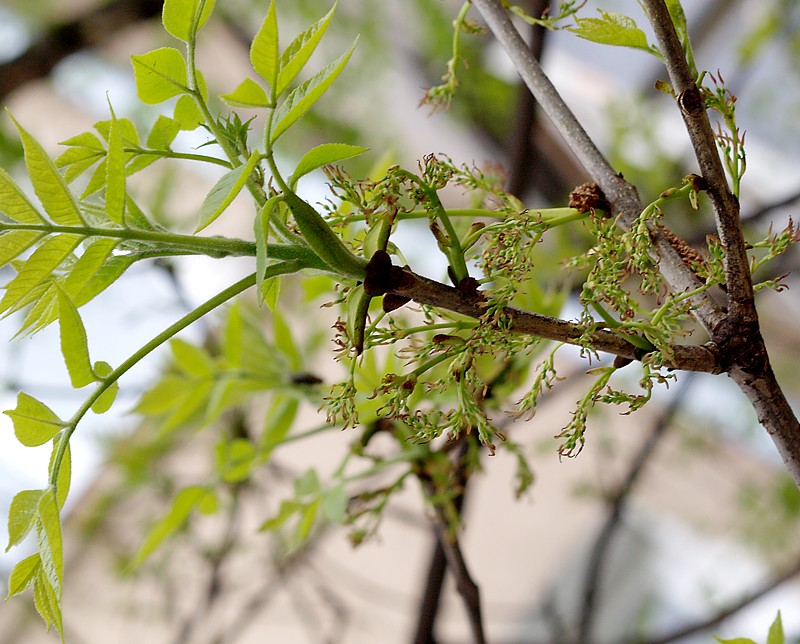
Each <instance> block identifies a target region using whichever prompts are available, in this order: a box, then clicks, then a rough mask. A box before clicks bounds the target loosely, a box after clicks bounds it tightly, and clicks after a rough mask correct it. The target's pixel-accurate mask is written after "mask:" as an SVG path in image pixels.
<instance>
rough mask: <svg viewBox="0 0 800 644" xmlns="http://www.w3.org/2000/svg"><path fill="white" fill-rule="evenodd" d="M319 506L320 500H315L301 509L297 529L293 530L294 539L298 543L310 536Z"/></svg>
mask: <svg viewBox="0 0 800 644" xmlns="http://www.w3.org/2000/svg"><path fill="white" fill-rule="evenodd" d="M319 506H320V499H319V498H316V499H314V500H313V501H312V502H311V503H309V504H308V505H307V506H306V507H305V508H303V510H302V512H301V513H300V521H298V523H297V529H296V530H295V537H296V538H297V540H298V541H301V542H302V541H305V540H306V539H308V535H309V534H311V528H313V527H314V521H315V520H316V518H317V512H318V510H319Z"/></svg>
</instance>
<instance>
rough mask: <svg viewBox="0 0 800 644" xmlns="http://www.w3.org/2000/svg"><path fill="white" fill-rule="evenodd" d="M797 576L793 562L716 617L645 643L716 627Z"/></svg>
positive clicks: (798, 566) (797, 564) (799, 564)
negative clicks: (790, 565)
mask: <svg viewBox="0 0 800 644" xmlns="http://www.w3.org/2000/svg"><path fill="white" fill-rule="evenodd" d="M798 574H800V560H798V561H797V562H795V564H794V565H793V566H792V567H791V568H789V569H788V570H786V571H785V572H783V573H782V574H780V575H778V576H777V577H775V578H773V579H769V580H767V581H766V582H765V583H764V585H763V586H761V587H760V588H757V589H756V590H754V591H753V592H751V593H749V594H748V595H745V596H744V597H742V598H741V599H740V600H739V601H736V602H733V603H732V604H730V605H729V606H726V607H725V608H723V609H722V610H720V611H719V612H718V613H717V614H716V615H713V616H711V617H709V618H708V619H705V620H702V621H700V622H697V623H696V624H690V625H688V626H684V627H683V628H680V629H678V630H675V631H672V632H671V633H667V634H665V635H661V636H659V637H654V638H649V637H648V638H647V639H646V641H647V642H649V643H650V644H667V642H674V641H676V640H680V639H683V638H684V637H688V636H689V635H694V634H696V633H701V632H703V631H705V630H707V629H709V628H713V627H714V626H718V625H719V624H721V623H722V622H724V621H725V620H726V619H728V618H729V617H731V616H732V615H735V614H736V613H738V612H739V611H740V610H742V609H743V608H746V607H747V606H749V605H750V604H752V603H753V602H755V601H757V600H759V599H761V598H762V597H763V596H764V595H766V594H767V593H769V592H771V591H773V590H774V589H775V588H777V587H778V586H780V585H781V584H783V583H785V582H787V581H789V580H790V579H792V578H793V577H795V576H797V575H798ZM637 641H641V640H637ZM786 641H787V642H788V641H792V640H788V639H787V640H786Z"/></svg>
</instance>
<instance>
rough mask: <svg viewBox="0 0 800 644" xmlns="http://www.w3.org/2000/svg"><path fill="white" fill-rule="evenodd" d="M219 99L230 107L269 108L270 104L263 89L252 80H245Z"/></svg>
mask: <svg viewBox="0 0 800 644" xmlns="http://www.w3.org/2000/svg"><path fill="white" fill-rule="evenodd" d="M220 98H221V99H222V100H223V101H225V102H226V103H227V104H228V105H230V106H231V107H270V106H271V105H272V104H271V102H270V100H269V96H267V92H266V91H264V88H263V87H261V85H259V84H258V83H256V82H255V81H254V80H253V79H252V78H245V79H244V80H243V81H242V82H241V83H239V86H238V87H237V88H236V89H235V90H233V91H232V92H231V93H230V94H220Z"/></svg>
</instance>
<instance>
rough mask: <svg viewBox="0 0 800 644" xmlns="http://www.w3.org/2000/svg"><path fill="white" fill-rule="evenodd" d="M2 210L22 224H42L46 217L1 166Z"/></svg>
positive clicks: (0, 195)
mask: <svg viewBox="0 0 800 644" xmlns="http://www.w3.org/2000/svg"><path fill="white" fill-rule="evenodd" d="M0 212H2V213H3V214H4V215H5V216H6V217H8V218H9V219H13V220H14V221H18V222H19V223H21V224H40V223H42V222H43V221H44V217H42V215H40V214H39V211H38V210H37V209H36V207H35V206H34V205H33V204H32V203H31V202H30V201H28V197H27V196H25V193H24V192H22V189H21V188H20V187H19V186H18V185H17V184H16V182H15V181H14V180H13V179H12V178H11V176H10V175H9V174H8V172H6V171H5V170H3V169H2V168H0Z"/></svg>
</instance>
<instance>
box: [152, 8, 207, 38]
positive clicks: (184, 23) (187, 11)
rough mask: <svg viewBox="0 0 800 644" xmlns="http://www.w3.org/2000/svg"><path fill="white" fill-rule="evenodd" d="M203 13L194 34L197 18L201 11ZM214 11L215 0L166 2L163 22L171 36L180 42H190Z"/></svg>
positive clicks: (162, 17)
mask: <svg viewBox="0 0 800 644" xmlns="http://www.w3.org/2000/svg"><path fill="white" fill-rule="evenodd" d="M201 4H202V13H201V14H200V17H199V19H198V21H197V27H196V31H195V32H194V33H192V26H193V25H194V20H195V16H196V15H197V12H198V11H199V10H200V6H201ZM213 10H214V0H164V10H163V11H162V13H161V22H162V24H163V25H164V29H166V30H167V31H168V32H169V33H170V34H172V35H173V36H175V37H176V38H177V39H178V40H182V41H183V42H189V41H190V40H194V37H195V35H196V34H197V32H198V31H200V29H201V28H202V27H203V25H204V24H205V23H206V21H207V20H208V18H209V16H210V15H211V12H212V11H213Z"/></svg>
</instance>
